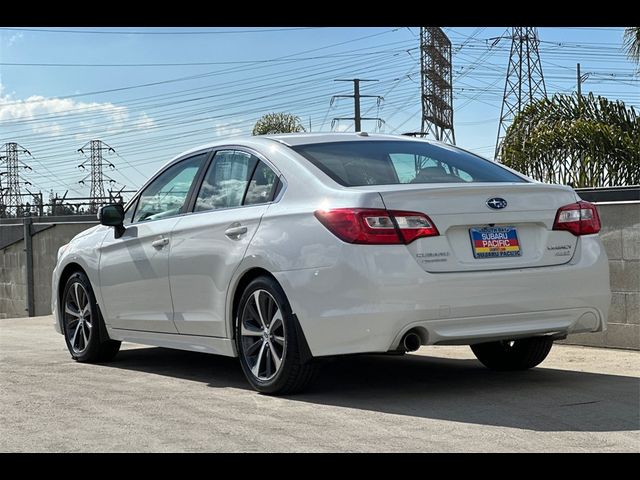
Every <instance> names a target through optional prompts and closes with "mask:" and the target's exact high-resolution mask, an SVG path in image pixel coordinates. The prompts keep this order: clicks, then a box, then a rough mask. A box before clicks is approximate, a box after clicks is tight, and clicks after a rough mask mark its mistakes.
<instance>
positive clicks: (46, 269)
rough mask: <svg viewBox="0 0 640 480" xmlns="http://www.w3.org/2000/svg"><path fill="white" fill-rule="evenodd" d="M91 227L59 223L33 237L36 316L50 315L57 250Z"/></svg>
mask: <svg viewBox="0 0 640 480" xmlns="http://www.w3.org/2000/svg"><path fill="white" fill-rule="evenodd" d="M92 226H93V225H92V224H86V223H79V224H77V223H60V224H58V225H56V226H55V227H53V228H50V229H48V230H44V231H42V232H40V233H38V234H36V235H34V237H33V285H34V291H35V314H36V316H38V315H49V314H50V313H51V274H52V273H53V269H54V267H55V266H56V260H57V255H58V249H59V248H60V247H61V246H62V245H64V244H65V243H68V242H69V240H71V239H72V238H73V237H75V236H76V235H77V234H78V233H80V232H82V231H83V230H86V229H87V228H90V227H92Z"/></svg>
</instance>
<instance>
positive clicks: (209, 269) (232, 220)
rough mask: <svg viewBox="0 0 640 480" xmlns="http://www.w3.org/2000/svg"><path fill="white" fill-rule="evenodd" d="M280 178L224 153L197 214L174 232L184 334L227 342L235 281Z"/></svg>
mask: <svg viewBox="0 0 640 480" xmlns="http://www.w3.org/2000/svg"><path fill="white" fill-rule="evenodd" d="M278 184H279V179H278V175H277V174H276V173H275V170H274V169H273V168H272V167H270V166H268V165H267V164H266V163H265V161H264V160H262V159H259V158H258V157H257V156H256V155H254V154H252V153H251V152H248V151H243V150H239V149H228V150H218V151H217V152H216V153H215V156H214V158H213V160H212V162H211V165H210V166H209V168H208V171H207V173H206V174H205V177H204V181H203V183H202V186H201V187H200V190H199V192H198V195H197V197H196V199H195V201H194V206H193V210H194V213H193V214H191V215H187V216H184V217H182V218H181V219H180V221H179V222H178V223H177V225H176V226H175V228H174V230H173V239H172V240H173V241H172V248H171V256H170V259H169V270H170V272H171V275H170V281H171V293H172V298H173V306H174V312H175V313H174V321H175V324H176V328H177V329H178V331H179V332H180V333H181V334H188V335H203V336H214V337H225V336H228V335H229V333H230V332H227V331H226V322H225V318H226V316H225V313H226V312H225V307H226V294H227V289H228V287H229V282H230V281H231V277H232V276H233V273H234V272H235V270H236V269H237V268H238V265H239V264H240V262H241V261H242V259H243V258H244V254H245V252H246V251H247V247H248V246H249V242H250V241H251V239H252V238H253V236H254V234H255V232H256V230H257V229H258V226H259V224H260V220H261V218H262V216H263V215H264V213H265V212H266V210H267V208H268V206H269V203H270V202H271V201H272V200H273V198H274V195H275V194H276V190H277V189H278Z"/></svg>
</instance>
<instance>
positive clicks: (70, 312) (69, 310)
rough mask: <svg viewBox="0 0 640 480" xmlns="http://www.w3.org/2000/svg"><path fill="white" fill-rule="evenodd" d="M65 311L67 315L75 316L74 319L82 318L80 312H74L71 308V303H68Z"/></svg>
mask: <svg viewBox="0 0 640 480" xmlns="http://www.w3.org/2000/svg"><path fill="white" fill-rule="evenodd" d="M64 311H65V313H68V314H69V315H73V316H74V317H79V316H80V311H79V310H74V309H73V308H72V307H71V304H70V303H69V302H67V303H66V304H65V306H64Z"/></svg>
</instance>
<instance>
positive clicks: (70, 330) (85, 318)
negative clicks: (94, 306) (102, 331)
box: [64, 282, 93, 355]
mask: <svg viewBox="0 0 640 480" xmlns="http://www.w3.org/2000/svg"><path fill="white" fill-rule="evenodd" d="M64 319H65V323H66V329H65V330H66V335H67V339H68V340H69V345H71V349H72V350H73V353H74V354H76V355H81V354H83V353H84V352H85V351H86V350H87V348H88V347H89V342H90V340H91V335H92V331H93V312H92V311H91V303H90V302H89V295H88V294H87V290H86V289H85V288H84V287H83V286H82V284H81V283H79V282H75V283H73V284H72V285H71V288H69V290H68V291H67V297H66V298H65V303H64Z"/></svg>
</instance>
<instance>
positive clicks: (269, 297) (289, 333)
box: [236, 276, 316, 395]
mask: <svg viewBox="0 0 640 480" xmlns="http://www.w3.org/2000/svg"><path fill="white" fill-rule="evenodd" d="M296 327H297V325H296V319H295V317H294V316H293V313H292V312H291V306H290V305H289V302H288V300H287V297H286V296H285V294H284V291H283V290H282V287H280V285H279V284H278V282H276V281H275V280H274V279H273V278H271V277H267V276H261V277H258V278H256V279H255V280H253V281H252V282H251V283H250V284H249V285H247V287H246V288H245V290H244V292H243V294H242V297H241V298H240V303H239V306H238V314H237V324H236V346H237V349H238V356H239V357H240V365H241V366H242V371H243V372H244V374H245V376H246V377H247V380H248V381H249V383H250V384H251V386H252V387H253V388H254V389H255V390H257V391H259V392H261V393H268V394H274V395H284V394H291V393H295V392H299V391H301V390H302V389H304V388H305V387H306V386H307V385H308V384H309V383H310V382H311V380H312V379H313V377H314V374H315V372H316V365H314V364H313V363H312V361H311V360H308V361H304V360H303V359H302V354H301V348H300V346H301V342H300V340H302V339H301V338H299V335H301V333H299V331H298V328H296Z"/></svg>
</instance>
